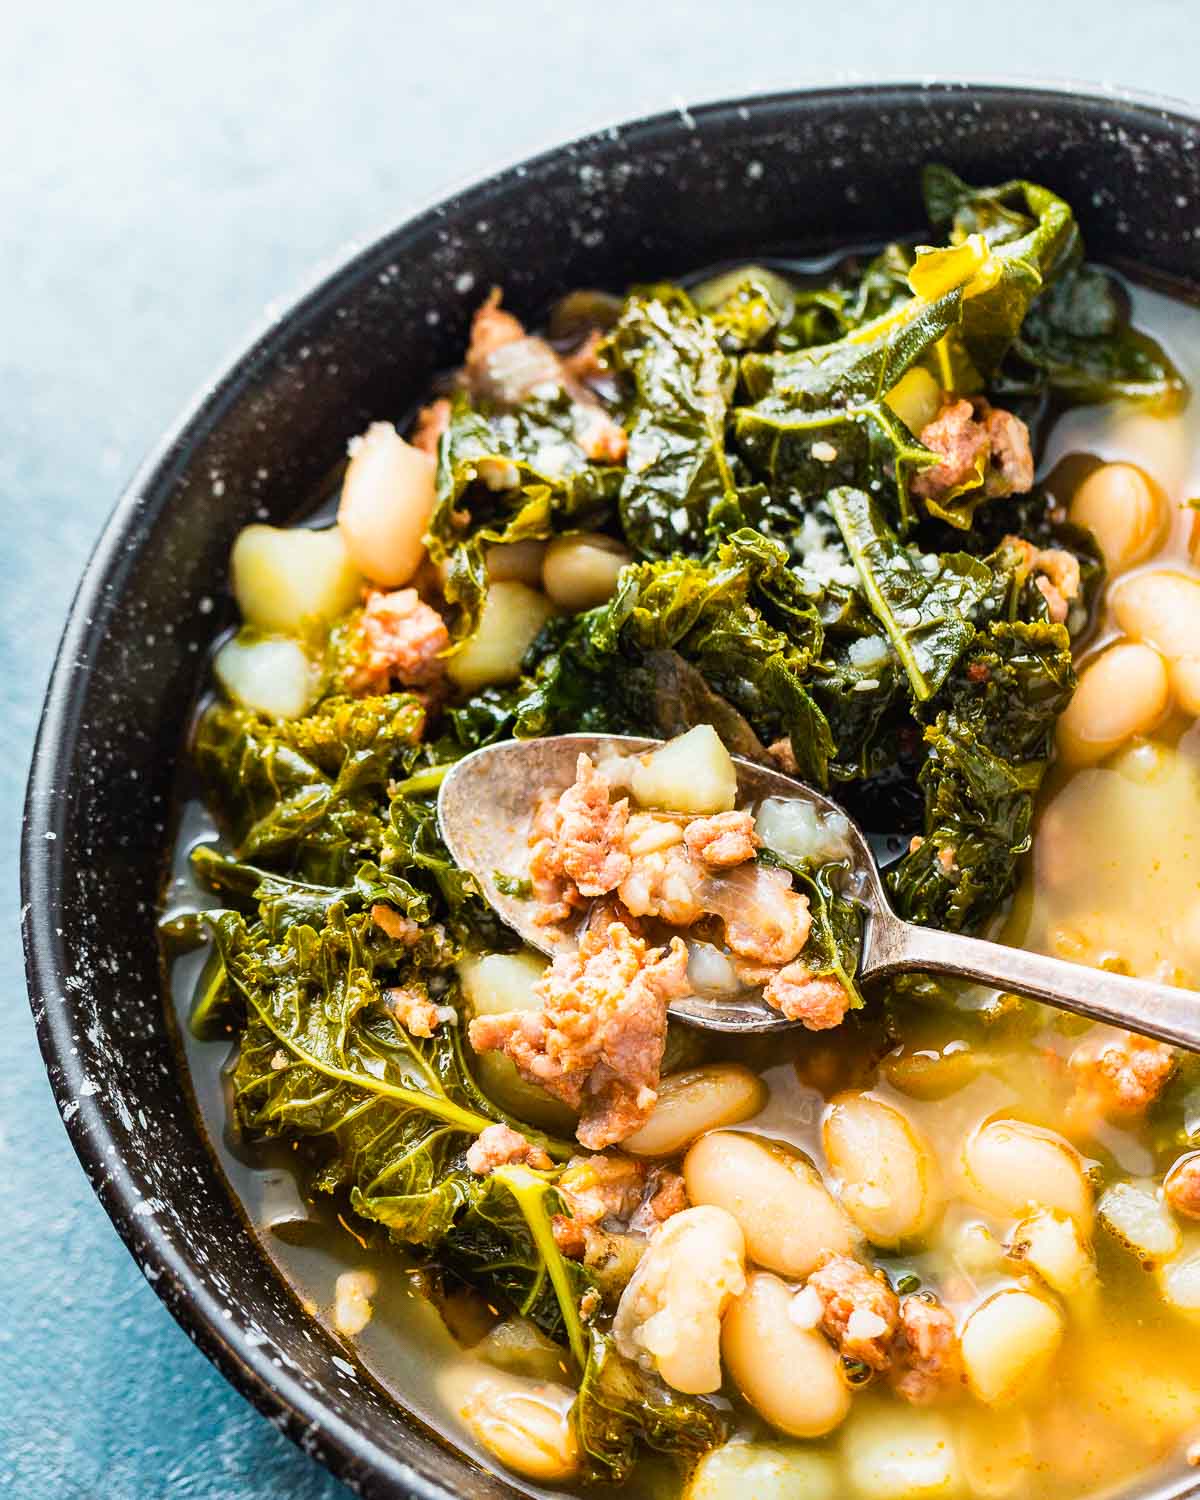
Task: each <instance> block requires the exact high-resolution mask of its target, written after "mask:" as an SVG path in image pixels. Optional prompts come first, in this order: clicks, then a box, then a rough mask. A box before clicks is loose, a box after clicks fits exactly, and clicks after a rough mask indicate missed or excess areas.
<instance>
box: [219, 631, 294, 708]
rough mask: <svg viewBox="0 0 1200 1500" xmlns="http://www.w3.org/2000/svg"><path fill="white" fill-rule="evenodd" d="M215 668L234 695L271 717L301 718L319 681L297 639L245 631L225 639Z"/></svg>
mask: <svg viewBox="0 0 1200 1500" xmlns="http://www.w3.org/2000/svg"><path fill="white" fill-rule="evenodd" d="M213 671H214V672H215V673H216V675H217V681H218V682H219V683H220V684H221V686H222V687H223V688H224V689H225V691H226V692H227V693H228V694H229V696H230V697H231V698H233V699H234V700H235V701H236V702H238V703H241V704H242V705H243V706H244V707H246V708H253V709H257V710H258V712H259V713H260V714H266V715H267V717H268V718H271V719H298V718H299V717H300V715H301V714H303V713H304V712H305V711H306V710H307V709H308V707H309V706H310V704H311V703H312V701H313V697H314V695H315V693H316V689H317V686H318V683H319V680H320V673H319V672H318V671H317V670H315V669H314V667H313V664H312V662H311V661H310V660H309V659H308V654H307V652H306V651H305V650H304V648H303V646H301V645H300V643H299V642H298V641H290V640H287V639H286V638H284V637H281V636H254V635H251V634H248V633H246V632H242V633H240V634H238V635H236V636H234V638H233V639H232V640H230V641H226V642H225V644H224V645H223V646H222V647H221V649H220V650H219V651H218V652H217V655H216V659H215V660H214V662H213Z"/></svg>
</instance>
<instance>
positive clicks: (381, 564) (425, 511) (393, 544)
mask: <svg viewBox="0 0 1200 1500" xmlns="http://www.w3.org/2000/svg"><path fill="white" fill-rule="evenodd" d="M350 450H351V457H350V463H349V464H348V466H347V468H346V477H345V479H344V480H343V481H342V497H341V501H340V502H339V504H338V527H339V529H340V531H341V533H342V539H343V540H344V542H345V544H346V550H347V551H348V552H349V554H350V556H351V557H352V558H353V559H354V561H355V563H356V565H357V566H358V567H359V568H361V570H362V571H363V572H364V573H365V574H366V576H367V577H368V578H372V579H374V581H375V582H376V583H379V584H382V585H383V586H384V587H385V588H393V589H394V588H399V586H400V585H401V584H404V583H408V582H409V580H410V579H411V578H412V576H413V574H414V573H415V572H416V571H417V569H418V568H419V567H420V565H421V561H422V559H423V558H424V556H425V528H426V526H427V525H428V524H429V517H430V516H431V515H432V513H433V505H434V477H435V464H434V461H433V459H432V458H431V457H430V456H429V454H428V453H423V452H422V451H421V449H419V448H414V447H413V446H412V444H411V443H406V442H405V441H404V439H403V438H402V437H401V436H400V434H399V433H398V432H397V431H396V429H395V428H394V427H393V426H392V424H391V423H390V422H372V423H371V425H370V427H368V428H367V430H366V432H364V433H363V434H362V436H361V437H359V438H356V439H355V440H354V442H353V443H351V445H350Z"/></svg>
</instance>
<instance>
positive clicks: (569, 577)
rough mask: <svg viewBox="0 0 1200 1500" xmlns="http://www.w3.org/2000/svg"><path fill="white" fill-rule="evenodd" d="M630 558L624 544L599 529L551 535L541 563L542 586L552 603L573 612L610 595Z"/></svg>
mask: <svg viewBox="0 0 1200 1500" xmlns="http://www.w3.org/2000/svg"><path fill="white" fill-rule="evenodd" d="M632 561H633V554H632V553H631V552H630V550H629V548H628V547H626V546H625V545H624V544H623V543H621V542H618V541H616V540H615V539H614V538H613V537H610V536H604V535H602V534H601V533H600V532H591V531H585V532H581V533H580V534H579V535H578V536H560V537H555V539H554V540H553V541H552V542H551V543H550V545H549V546H548V547H547V548H546V557H545V561H544V562H543V563H542V587H543V588H544V589H545V590H546V592H547V594H549V595H550V597H551V599H553V600H554V602H555V604H558V605H560V606H561V607H562V608H563V609H566V610H569V611H570V612H571V613H572V614H576V613H578V611H580V610H583V609H593V608H594V607H595V606H596V605H597V604H603V603H604V602H605V600H606V599H611V598H612V596H613V594H614V593H615V592H616V588H617V579H618V578H619V577H620V573H621V569H622V568H623V567H624V566H625V565H626V563H630V562H632Z"/></svg>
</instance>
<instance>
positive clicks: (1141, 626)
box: [1109, 570, 1200, 661]
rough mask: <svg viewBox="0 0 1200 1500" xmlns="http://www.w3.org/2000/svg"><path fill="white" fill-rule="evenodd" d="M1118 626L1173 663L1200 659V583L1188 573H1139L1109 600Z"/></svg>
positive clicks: (1164, 571)
mask: <svg viewBox="0 0 1200 1500" xmlns="http://www.w3.org/2000/svg"><path fill="white" fill-rule="evenodd" d="M1109 597H1110V600H1111V603H1112V608H1113V613H1114V614H1115V615H1116V617H1117V623H1118V624H1119V625H1120V627H1121V629H1122V630H1123V631H1124V632H1125V634H1126V635H1128V636H1131V637H1132V638H1133V639H1134V640H1135V641H1142V642H1143V643H1144V644H1145V645H1147V646H1153V647H1154V648H1155V650H1156V651H1161V652H1162V654H1163V655H1164V656H1165V657H1167V658H1168V660H1171V661H1177V660H1180V659H1186V658H1187V657H1195V656H1200V581H1198V580H1197V579H1195V578H1192V577H1190V576H1189V575H1188V574H1187V573H1174V572H1168V571H1166V570H1162V571H1159V570H1156V571H1154V572H1152V573H1138V574H1136V575H1135V576H1134V577H1133V578H1128V579H1126V580H1125V582H1124V583H1122V584H1120V585H1119V586H1118V587H1117V588H1115V589H1113V591H1112V593H1111V595H1110V596H1109Z"/></svg>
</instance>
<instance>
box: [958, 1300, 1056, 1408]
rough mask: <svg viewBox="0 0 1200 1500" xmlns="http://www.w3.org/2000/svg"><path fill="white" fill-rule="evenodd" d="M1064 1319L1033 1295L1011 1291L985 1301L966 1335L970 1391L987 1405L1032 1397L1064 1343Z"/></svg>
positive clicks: (964, 1354)
mask: <svg viewBox="0 0 1200 1500" xmlns="http://www.w3.org/2000/svg"><path fill="white" fill-rule="evenodd" d="M1062 1336H1063V1318H1062V1314H1061V1313H1060V1312H1059V1311H1058V1309H1057V1308H1056V1307H1053V1306H1052V1305H1051V1304H1050V1303H1049V1302H1047V1301H1046V1300H1045V1299H1044V1298H1042V1297H1035V1296H1034V1295H1033V1294H1032V1292H1022V1291H1017V1290H1015V1289H1014V1290H1006V1291H1002V1292H997V1293H996V1294H995V1295H994V1296H992V1297H989V1298H988V1299H987V1301H986V1302H984V1303H982V1304H981V1305H980V1306H979V1307H977V1308H976V1309H975V1311H974V1312H973V1313H972V1314H971V1316H970V1317H969V1318H968V1319H967V1322H966V1326H965V1327H964V1328H963V1332H962V1358H963V1369H964V1370H965V1371H966V1376H967V1385H968V1386H969V1387H970V1389H971V1393H972V1394H973V1395H975V1396H977V1397H978V1398H979V1400H980V1401H982V1402H984V1404H985V1405H987V1406H1007V1405H1008V1403H1009V1402H1010V1401H1015V1400H1016V1399H1017V1397H1018V1396H1020V1395H1025V1394H1028V1393H1029V1391H1030V1390H1031V1388H1032V1387H1033V1386H1034V1385H1035V1383H1036V1381H1037V1380H1038V1378H1039V1377H1040V1376H1041V1375H1042V1374H1043V1373H1044V1372H1045V1369H1046V1367H1047V1365H1049V1363H1050V1361H1051V1360H1052V1359H1053V1358H1054V1355H1055V1354H1056V1353H1057V1352H1058V1346H1059V1344H1060V1343H1061V1342H1062Z"/></svg>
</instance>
